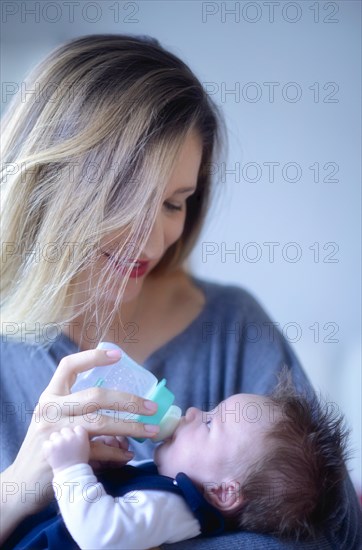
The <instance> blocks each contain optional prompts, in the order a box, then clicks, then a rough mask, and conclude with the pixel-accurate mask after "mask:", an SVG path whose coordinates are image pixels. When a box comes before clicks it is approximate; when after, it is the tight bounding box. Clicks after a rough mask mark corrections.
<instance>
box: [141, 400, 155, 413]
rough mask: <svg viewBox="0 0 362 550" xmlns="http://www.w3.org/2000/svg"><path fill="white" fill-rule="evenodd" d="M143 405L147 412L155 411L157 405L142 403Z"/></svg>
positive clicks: (153, 402)
mask: <svg viewBox="0 0 362 550" xmlns="http://www.w3.org/2000/svg"><path fill="white" fill-rule="evenodd" d="M143 404H144V406H145V409H147V410H148V411H153V412H156V411H157V408H158V405H157V403H156V402H155V401H144V402H143Z"/></svg>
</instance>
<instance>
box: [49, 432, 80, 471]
mask: <svg viewBox="0 0 362 550" xmlns="http://www.w3.org/2000/svg"><path fill="white" fill-rule="evenodd" d="M89 450H90V445H89V436H88V432H87V431H86V430H85V429H84V428H83V427H82V426H75V427H74V428H62V429H61V430H60V432H53V433H52V434H51V435H50V437H49V439H48V440H47V441H44V443H43V452H44V456H45V458H46V460H47V461H48V463H49V464H50V466H51V467H52V469H53V471H55V470H57V471H60V470H63V469H64V468H67V467H68V466H73V465H74V464H80V463H88V460H89Z"/></svg>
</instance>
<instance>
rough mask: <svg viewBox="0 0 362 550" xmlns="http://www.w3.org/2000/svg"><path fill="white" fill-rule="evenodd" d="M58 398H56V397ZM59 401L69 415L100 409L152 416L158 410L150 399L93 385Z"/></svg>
mask: <svg viewBox="0 0 362 550" xmlns="http://www.w3.org/2000/svg"><path fill="white" fill-rule="evenodd" d="M55 399H56V398H55ZM57 402H58V403H59V404H61V406H62V405H63V408H64V409H68V414H69V416H71V415H73V416H79V415H82V414H88V413H91V412H94V411H97V410H99V409H105V410H114V411H123V412H126V413H129V415H131V414H140V415H146V416H152V415H154V414H155V413H156V412H157V408H158V405H157V403H156V402H155V401H150V400H148V399H144V398H143V397H139V396H138V395H133V394H131V393H126V392H122V391H117V390H111V389H107V388H100V387H98V386H93V387H91V388H87V389H85V390H81V391H78V392H75V393H72V394H70V395H67V396H66V399H64V400H59V399H57Z"/></svg>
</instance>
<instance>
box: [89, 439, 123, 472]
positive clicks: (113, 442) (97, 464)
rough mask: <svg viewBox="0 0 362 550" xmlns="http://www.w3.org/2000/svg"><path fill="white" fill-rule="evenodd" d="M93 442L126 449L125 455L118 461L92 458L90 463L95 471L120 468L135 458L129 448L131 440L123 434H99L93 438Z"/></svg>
mask: <svg viewBox="0 0 362 550" xmlns="http://www.w3.org/2000/svg"><path fill="white" fill-rule="evenodd" d="M91 444H93V445H109V446H110V447H115V448H116V449H123V450H124V451H125V452H124V455H123V457H122V458H120V460H119V461H118V462H115V461H114V460H113V461H112V460H105V461H103V462H102V461H100V460H90V461H89V465H90V466H92V468H93V470H94V471H95V472H97V471H98V470H103V469H104V468H119V467H120V466H122V465H125V464H127V462H128V461H129V460H132V459H133V458H134V453H133V452H132V451H130V450H129V442H128V439H127V437H124V436H122V435H116V436H114V435H97V436H95V437H93V438H92V440H91Z"/></svg>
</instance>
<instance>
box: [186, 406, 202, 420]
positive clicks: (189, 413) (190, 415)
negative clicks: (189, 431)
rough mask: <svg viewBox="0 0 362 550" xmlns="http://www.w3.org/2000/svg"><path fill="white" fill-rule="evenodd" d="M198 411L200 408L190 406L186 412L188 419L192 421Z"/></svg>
mask: <svg viewBox="0 0 362 550" xmlns="http://www.w3.org/2000/svg"><path fill="white" fill-rule="evenodd" d="M198 412H199V409H197V408H196V407H189V408H188V409H187V411H186V414H185V419H186V421H187V422H192V421H193V420H194V419H195V418H196V416H197V414H198Z"/></svg>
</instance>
